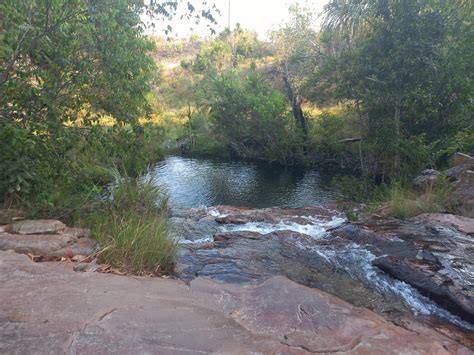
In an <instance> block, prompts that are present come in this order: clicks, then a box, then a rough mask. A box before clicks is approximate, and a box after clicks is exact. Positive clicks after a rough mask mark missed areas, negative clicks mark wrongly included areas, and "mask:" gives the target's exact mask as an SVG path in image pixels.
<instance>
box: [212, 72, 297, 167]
mask: <svg viewBox="0 0 474 355" xmlns="http://www.w3.org/2000/svg"><path fill="white" fill-rule="evenodd" d="M210 107H211V120H212V121H213V123H214V128H215V130H216V132H217V134H218V136H220V137H222V139H224V140H225V141H226V142H228V144H229V145H230V146H231V147H232V149H233V150H234V151H235V152H236V153H237V154H238V155H240V156H242V157H246V158H261V159H265V160H268V161H277V162H280V163H282V164H291V163H294V162H295V161H296V160H297V158H298V157H299V155H300V154H301V153H302V152H301V135H300V132H299V130H298V129H295V128H293V129H292V127H291V126H292V124H293V120H292V118H291V116H290V113H289V111H288V104H287V101H286V98H285V97H284V96H283V95H282V94H281V93H279V92H278V91H276V90H274V89H272V87H271V86H270V85H269V84H267V83H265V81H264V80H262V77H261V76H260V75H259V74H258V73H257V72H256V71H254V70H250V71H249V72H248V73H247V75H245V76H242V75H240V74H239V73H238V72H237V71H235V70H231V71H229V72H227V73H224V74H222V75H219V76H217V77H215V78H214V79H213V81H212V83H211V91H210Z"/></svg>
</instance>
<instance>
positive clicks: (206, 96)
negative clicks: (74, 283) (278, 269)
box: [0, 0, 474, 271]
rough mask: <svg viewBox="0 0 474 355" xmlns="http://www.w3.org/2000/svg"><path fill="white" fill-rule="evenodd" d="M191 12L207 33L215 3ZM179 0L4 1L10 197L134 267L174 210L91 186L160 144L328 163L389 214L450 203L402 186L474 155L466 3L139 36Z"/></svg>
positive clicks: (0, 112)
mask: <svg viewBox="0 0 474 355" xmlns="http://www.w3.org/2000/svg"><path fill="white" fill-rule="evenodd" d="M194 5H195V6H196V7H195V6H194ZM194 5H193V4H190V6H188V10H187V11H188V12H187V14H188V15H187V16H188V17H191V18H193V19H196V18H205V20H206V21H209V23H210V25H211V27H212V24H214V23H215V20H214V17H213V13H214V12H213V11H214V8H212V9H208V8H206V7H204V8H203V9H202V11H200V10H199V9H198V8H197V5H196V4H194ZM176 6H178V5H177V4H175V3H173V2H167V3H163V4H159V3H156V2H150V3H148V2H143V1H139V0H132V1H125V0H123V1H114V2H108V1H104V2H82V1H26V0H21V1H10V0H7V1H6V2H3V3H2V4H1V5H0V13H1V14H2V15H0V21H1V22H0V43H1V49H0V63H1V72H0V91H1V94H0V198H1V200H2V201H3V204H4V206H5V207H7V208H9V207H20V208H23V209H26V210H27V211H28V215H29V216H32V217H48V218H49V217H54V218H60V219H63V220H67V221H69V222H72V223H75V222H77V223H79V222H80V223H89V226H95V227H94V228H96V235H97V236H98V238H99V240H100V241H101V242H102V244H103V246H104V247H107V246H108V245H110V246H111V247H110V248H109V249H107V250H108V251H107V252H106V253H104V257H110V258H112V259H113V258H117V260H122V261H121V262H119V263H120V266H126V267H127V268H131V269H133V270H134V271H137V270H142V267H143V266H145V265H146V267H145V268H147V269H150V267H151V264H153V265H155V266H156V265H160V267H161V268H162V269H163V270H164V269H166V268H168V266H166V265H169V262H168V261H164V260H165V259H166V260H168V259H167V258H169V259H171V258H172V255H173V253H174V250H175V245H174V244H173V242H170V241H164V240H165V239H166V238H164V236H165V235H167V234H168V229H167V227H166V223H165V220H166V217H165V216H166V212H165V211H166V208H165V206H164V205H161V206H159V207H156V206H154V205H153V206H152V205H149V202H145V204H144V205H145V206H148V207H149V208H150V211H153V212H150V213H144V212H143V211H142V210H140V212H138V211H137V207H136V204H135V203H134V204H127V203H125V204H122V205H116V204H114V202H109V206H108V207H104V206H105V205H104V201H100V198H99V197H98V196H103V195H104V193H106V192H107V191H108V190H107V186H108V185H109V184H110V183H112V182H113V181H114V178H113V177H111V174H110V173H109V172H110V170H111V169H116V170H118V172H119V173H120V175H123V176H130V177H131V178H130V179H132V177H136V176H140V175H142V174H143V173H144V172H145V171H146V168H147V166H148V164H150V163H153V162H154V161H157V160H159V159H160V158H161V157H163V155H164V154H167V153H169V152H180V153H182V154H191V155H205V156H211V157H217V156H218V157H225V158H230V159H233V158H238V159H254V160H262V161H266V162H272V163H278V164H283V165H288V166H294V165H304V166H316V167H320V168H322V169H326V170H330V171H333V172H334V174H335V175H339V176H342V177H339V178H338V179H337V180H338V181H339V182H340V186H342V187H344V183H343V182H344V181H345V182H346V183H345V185H346V186H350V187H351V188H350V191H349V193H350V194H352V196H353V198H354V199H356V200H360V201H363V202H367V200H368V199H369V200H370V203H371V204H372V205H374V206H376V205H379V204H383V202H384V201H388V203H389V204H391V205H392V210H393V211H395V212H394V213H393V215H394V216H397V217H407V216H411V215H413V214H416V213H418V212H423V211H428V210H429V211H435V210H436V211H438V210H440V211H441V210H446V209H449V207H447V204H446V203H444V202H443V197H442V195H443V192H442V191H441V192H440V191H438V190H436V191H432V192H429V193H428V195H430V193H431V195H433V198H431V197H426V196H425V197H423V198H422V200H420V197H419V196H418V195H416V196H415V195H412V193H411V192H407V191H406V186H409V185H410V183H411V180H412V178H413V176H415V175H416V174H417V173H419V172H420V171H421V170H423V169H425V168H438V169H443V168H446V167H447V166H448V164H449V163H450V158H451V156H452V154H453V153H454V152H456V151H463V152H466V153H472V152H473V151H474V119H473V108H474V107H473V106H474V104H473V89H474V86H473V85H474V84H473V74H472V73H474V67H473V65H474V58H473V56H474V54H473V51H472V40H473V27H472V13H473V11H474V8H473V5H472V2H470V1H464V0H456V1H452V2H438V1H377V0H363V1H343V2H341V1H333V0H331V1H329V2H328V4H327V5H326V7H325V10H324V13H323V14H322V15H321V16H322V17H321V16H320V15H319V14H316V13H314V12H313V10H312V9H311V8H307V7H304V6H301V5H292V6H291V7H290V9H289V14H290V17H289V20H288V22H287V23H284V24H282V25H281V26H280V27H279V28H277V29H275V30H274V31H273V32H272V33H270V34H269V39H267V40H261V39H259V38H258V36H257V35H256V34H255V33H253V32H251V31H248V30H245V29H243V28H241V27H240V26H236V27H235V28H232V29H226V30H224V31H223V32H222V33H220V34H217V35H215V36H213V37H211V38H208V39H201V38H198V37H196V36H193V37H192V38H188V39H183V40H176V39H175V40H166V39H163V38H157V37H149V36H147V34H146V32H145V27H146V24H145V23H144V20H143V13H147V15H148V16H151V17H154V18H156V17H160V18H167V17H169V16H170V15H171V13H172V12H173V11H174V10H176ZM205 6H206V5H205ZM196 14H198V15H196ZM167 31H169V29H167ZM127 181H128V180H127ZM130 181H132V180H130ZM137 181H138V180H137ZM122 182H123V181H122ZM129 184H130V183H129V182H127V183H125V185H128V186H129V187H130V185H129ZM135 184H138V185H136V187H137V186H141V187H140V189H142V188H143V189H144V190H147V189H149V187H147V185H143V186H142V185H140V184H139V183H138V182H135ZM380 191H384V192H383V193H381V192H380ZM129 192H131V191H129ZM155 193H156V192H153V193H151V192H150V196H153V195H154V194H155ZM133 194H137V195H138V196H141V197H142V198H144V199H145V200H146V199H148V198H149V196H148V195H147V194H145V195H146V196H144V195H143V194H142V193H141V192H140V193H138V192H137V190H135V191H134V192H133ZM98 199H99V201H98ZM161 201H165V199H161ZM411 201H415V202H413V203H412V202H411ZM140 203H142V202H140ZM163 204H164V202H163ZM98 205H101V210H102V213H99V214H97V213H96V207H97V206H98ZM155 208H158V210H156V209H155ZM374 209H375V208H374ZM126 211H131V212H130V213H127V212H126ZM397 211H398V212H397ZM409 211H411V212H409ZM155 215H156V216H158V217H156V219H155V217H153V216H155ZM97 216H100V218H99V219H100V220H101V222H98V220H97V219H95V222H91V221H94V218H96V217H97ZM84 221H89V222H84ZM149 226H152V227H149ZM136 235H142V236H143V238H142V239H140V243H136V240H135V238H134V236H136ZM154 243H158V244H154ZM160 243H164V244H160ZM151 247H153V248H154V249H160V250H161V249H164V250H166V252H165V254H166V255H167V256H166V258H165V259H161V258H162V256H158V255H156V254H153V255H151V254H148V252H147V251H146V250H147V249H149V248H151ZM134 248H137V249H134ZM132 254H133V255H135V256H136V257H137V259H135V258H132V259H130V258H128V256H130V255H132ZM157 259H159V261H158V262H151V261H150V260H157ZM123 260H126V261H123ZM152 268H153V267H152Z"/></svg>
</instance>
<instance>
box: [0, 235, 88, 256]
mask: <svg viewBox="0 0 474 355" xmlns="http://www.w3.org/2000/svg"><path fill="white" fill-rule="evenodd" d="M96 248H97V243H96V242H95V241H93V240H92V239H89V238H83V237H82V238H77V237H75V236H73V235H71V234H28V235H23V234H10V233H1V232H0V250H3V251H5V250H13V251H15V252H17V253H22V254H31V255H35V256H37V257H39V260H42V261H49V260H58V259H61V258H63V257H66V258H71V257H73V256H74V255H83V256H88V255H91V254H93V253H94V252H95V251H96Z"/></svg>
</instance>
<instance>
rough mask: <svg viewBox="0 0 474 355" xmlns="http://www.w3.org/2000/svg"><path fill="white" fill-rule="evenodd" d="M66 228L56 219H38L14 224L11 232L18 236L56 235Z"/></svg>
mask: <svg viewBox="0 0 474 355" xmlns="http://www.w3.org/2000/svg"><path fill="white" fill-rule="evenodd" d="M65 228H66V225H65V224H64V223H62V222H60V221H56V220H54V219H37V220H24V221H18V222H14V223H12V224H11V226H10V231H11V232H12V233H17V234H55V233H58V232H60V231H62V230H64V229H65Z"/></svg>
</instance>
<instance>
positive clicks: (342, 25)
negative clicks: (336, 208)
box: [324, 0, 472, 179]
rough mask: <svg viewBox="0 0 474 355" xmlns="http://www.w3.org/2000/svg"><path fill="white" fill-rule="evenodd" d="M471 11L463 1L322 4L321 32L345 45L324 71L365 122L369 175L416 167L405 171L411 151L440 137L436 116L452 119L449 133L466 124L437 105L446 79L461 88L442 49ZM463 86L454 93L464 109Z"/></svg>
mask: <svg viewBox="0 0 474 355" xmlns="http://www.w3.org/2000/svg"><path fill="white" fill-rule="evenodd" d="M460 5H462V6H460ZM469 8H470V9H471V10H469ZM471 11H472V5H467V3H466V2H464V1H459V2H457V4H456V5H451V6H449V5H447V4H444V3H440V2H437V1H408V0H362V1H355V0H347V1H332V2H330V3H329V4H328V6H327V7H326V18H325V22H324V23H325V26H326V29H327V30H328V31H331V33H335V34H336V35H335V37H334V38H335V40H336V41H339V42H342V43H343V44H342V45H339V46H338V48H339V51H338V52H337V53H336V54H335V55H334V56H333V60H332V65H331V66H328V67H327V68H326V74H327V75H329V76H330V77H332V81H333V82H334V83H337V87H338V95H339V98H341V99H345V100H352V101H353V102H354V103H355V105H356V106H357V107H358V110H359V112H360V115H361V117H363V118H364V121H365V127H364V131H365V133H364V135H365V136H366V139H367V144H366V148H369V149H370V150H371V152H370V153H371V155H372V161H371V168H372V169H370V170H371V171H376V172H377V173H378V174H380V175H381V176H383V177H385V178H387V179H399V178H401V177H402V176H405V175H406V173H408V171H407V169H408V170H410V169H413V167H414V166H417V165H418V164H419V162H418V161H417V162H416V163H417V164H412V165H411V166H410V162H411V161H413V159H414V157H416V156H417V155H416V154H414V153H417V152H421V151H423V146H426V145H428V144H431V143H432V142H434V141H435V140H436V139H437V138H438V137H441V136H443V135H444V134H445V132H446V131H444V132H440V131H437V130H436V129H434V128H435V127H440V125H441V122H443V121H445V120H446V118H444V119H443V118H442V117H441V115H447V116H451V117H453V121H452V123H451V124H448V125H446V123H447V122H446V121H445V129H447V130H448V131H452V130H453V128H454V127H457V128H459V127H463V126H465V122H464V123H462V122H460V121H459V120H457V119H455V117H456V116H457V115H458V114H457V113H454V112H453V111H451V112H449V111H448V110H446V106H444V105H443V104H441V105H440V103H442V102H446V101H449V99H448V97H450V96H451V97H452V92H451V93H449V91H448V92H447V90H446V88H449V87H450V85H449V84H448V82H451V84H454V85H456V86H457V85H458V84H460V83H459V81H458V83H457V84H455V81H454V80H451V79H448V77H451V75H453V74H454V73H455V70H454V68H449V65H447V63H448V62H450V61H452V60H453V53H449V54H448V53H447V51H446V49H447V48H449V47H452V45H451V44H450V37H451V36H453V35H456V36H459V37H460V38H467V37H465V36H467V35H468V34H467V33H468V31H459V30H456V31H453V28H452V27H451V26H453V24H454V22H456V21H457V20H459V18H463V17H464V19H465V20H466V19H467V18H466V16H469V15H467V14H469V13H471ZM453 21H454V22H453ZM461 28H462V26H461ZM458 50H461V48H460V47H458ZM459 54H461V53H460V52H458V53H457V54H456V55H459ZM466 59H467V58H466ZM462 62H464V59H463V60H462ZM468 63H469V61H468V60H467V61H466V62H465V63H463V65H466V64H468ZM469 76H470V75H469V74H468V75H467V77H469ZM458 79H459V78H458ZM465 82H466V81H465ZM467 82H472V76H471V79H467ZM467 86H469V85H467ZM467 86H465V87H464V88H463V89H464V92H463V93H462V94H461V91H458V92H457V93H456V97H458V96H457V95H460V96H461V97H463V98H464V103H463V104H462V105H460V106H462V107H464V108H466V107H468V101H467V100H465V99H467V97H468V96H469V90H471V91H470V92H471V93H472V85H471V87H470V88H468V87H467ZM448 90H452V89H448ZM456 101H457V99H456ZM458 103H460V102H459V101H458ZM450 106H451V108H452V107H453V105H450ZM471 107H472V106H471ZM445 117H446V116H445ZM455 121H456V123H455ZM415 142H416V143H415ZM413 144H417V145H416V149H413V147H414V146H413ZM423 159H424V161H425V162H424V163H425V164H427V163H429V162H428V161H426V159H425V158H423ZM416 168H418V169H419V166H417V167H416Z"/></svg>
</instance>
